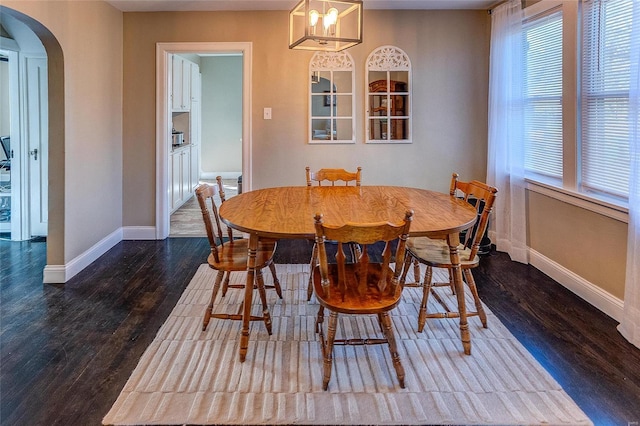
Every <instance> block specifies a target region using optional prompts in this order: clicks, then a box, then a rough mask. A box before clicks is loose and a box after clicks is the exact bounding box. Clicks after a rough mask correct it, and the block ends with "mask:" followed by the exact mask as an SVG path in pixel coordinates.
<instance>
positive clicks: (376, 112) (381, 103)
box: [369, 95, 387, 117]
mask: <svg viewBox="0 0 640 426" xmlns="http://www.w3.org/2000/svg"><path fill="white" fill-rule="evenodd" d="M369 115H370V116H378V117H379V116H383V117H385V116H386V115H387V95H369Z"/></svg>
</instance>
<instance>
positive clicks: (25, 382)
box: [0, 238, 640, 426]
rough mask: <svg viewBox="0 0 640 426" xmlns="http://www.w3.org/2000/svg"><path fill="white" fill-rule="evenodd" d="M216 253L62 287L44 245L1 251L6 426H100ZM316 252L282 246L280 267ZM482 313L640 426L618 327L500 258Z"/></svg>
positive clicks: (182, 249) (635, 377) (147, 263)
mask: <svg viewBox="0 0 640 426" xmlns="http://www.w3.org/2000/svg"><path fill="white" fill-rule="evenodd" d="M208 251H209V247H208V245H207V242H206V240H205V239H204V238H170V239H167V240H165V241H125V242H121V243H119V244H118V245H116V246H115V247H114V248H112V249H111V250H110V251H109V252H107V253H106V254H105V255H104V256H102V257H101V258H100V259H98V261H96V262H94V263H93V264H92V265H91V266H90V267H88V268H87V269H86V270H84V271H82V272H81V273H80V274H78V275H77V276H75V277H74V278H73V279H71V280H70V281H69V282H68V283H67V284H66V285H49V284H42V270H43V268H44V265H45V243H43V242H7V241H0V265H1V270H0V424H2V425H45V424H46V425H99V424H100V423H101V420H102V417H103V416H104V415H105V414H106V412H107V411H108V410H109V408H110V407H111V405H112V404H113V402H114V401H115V399H116V397H117V396H118V394H119V393H120V391H121V389H122V387H123V386H124V384H125V382H126V381H127V379H128V377H129V375H130V374H131V372H132V371H133V369H134V368H135V366H136V364H137V362H138V359H139V358H140V356H141V355H142V353H143V352H144V350H145V349H146V347H147V346H148V345H149V343H150V342H151V341H152V340H153V338H154V336H155V334H156V332H157V331H158V329H159V328H160V326H161V325H162V323H163V322H164V320H165V319H166V317H167V316H168V315H169V313H170V312H171V310H172V309H173V306H174V305H175V303H176V302H177V300H178V298H179V297H180V294H181V293H182V291H183V290H184V288H185V287H186V285H187V284H188V282H189V280H190V279H191V277H192V276H193V274H194V273H195V271H196V269H197V267H198V265H200V264H201V263H203V261H204V259H205V258H206V256H207V254H208ZM310 253H311V242H309V241H303V240H293V241H281V242H280V244H279V247H278V251H277V254H276V261H277V262H278V263H306V262H307V261H308V259H309V257H310ZM474 276H475V278H476V281H477V283H478V287H479V291H480V293H481V297H482V299H483V300H484V302H485V303H486V304H487V305H488V306H489V307H490V308H491V310H492V311H493V312H494V313H496V315H497V316H498V317H499V318H500V320H501V321H502V322H503V323H504V324H505V325H506V326H507V327H508V328H509V329H510V330H511V332H512V333H513V334H514V335H515V336H516V337H517V338H518V339H519V340H520V341H521V342H522V343H523V344H524V345H525V347H527V349H528V350H529V351H530V352H531V353H532V354H533V355H534V356H535V357H536V359H537V360H538V361H539V362H540V363H541V364H542V365H543V366H544V367H545V368H546V369H547V370H548V371H549V372H550V373H551V374H552V375H553V376H554V377H555V378H556V380H557V381H558V382H559V383H560V384H561V385H562V386H563V388H564V389H565V390H566V391H567V393H568V394H569V395H570V396H571V397H572V398H573V399H574V400H575V401H576V403H577V404H578V405H579V406H580V407H581V408H582V409H583V410H584V411H585V413H586V414H587V415H588V416H589V417H590V418H591V419H592V420H593V422H594V424H595V425H625V426H626V425H630V424H638V422H640V349H637V348H635V347H633V346H632V345H630V344H629V343H627V342H626V341H625V340H624V338H622V336H620V334H619V333H618V332H617V331H616V325H617V323H616V321H614V320H612V319H611V318H609V317H607V316H606V315H604V314H602V313H601V312H600V311H598V310H597V309H595V308H593V307H591V306H590V305H589V304H587V303H586V302H584V301H582V300H581V299H580V298H578V297H577V296H575V295H574V294H573V293H571V292H570V291H568V290H566V289H565V288H564V287H562V286H560V285H559V284H557V283H556V282H554V281H553V280H551V279H550V278H548V277H547V276H545V275H544V274H542V273H541V272H539V271H537V270H536V269H535V268H533V267H531V266H527V265H521V264H517V263H513V262H511V261H510V260H509V258H508V256H506V255H504V254H502V253H492V254H491V255H490V256H486V257H485V258H483V260H482V262H481V265H480V267H479V268H477V269H476V270H475V271H474Z"/></svg>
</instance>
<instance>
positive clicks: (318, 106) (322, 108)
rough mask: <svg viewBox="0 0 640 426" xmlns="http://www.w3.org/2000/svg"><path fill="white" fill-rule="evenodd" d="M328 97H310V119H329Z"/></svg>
mask: <svg viewBox="0 0 640 426" xmlns="http://www.w3.org/2000/svg"><path fill="white" fill-rule="evenodd" d="M330 97H331V96H330V95H328V94H327V95H325V94H321V95H315V94H314V95H311V116H312V117H329V116H330V115H331V107H330V106H329V104H328V102H330Z"/></svg>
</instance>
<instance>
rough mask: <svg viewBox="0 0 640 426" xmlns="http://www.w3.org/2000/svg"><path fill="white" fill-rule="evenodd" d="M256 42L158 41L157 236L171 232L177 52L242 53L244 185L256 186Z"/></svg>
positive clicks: (161, 236)
mask: <svg viewBox="0 0 640 426" xmlns="http://www.w3.org/2000/svg"><path fill="white" fill-rule="evenodd" d="M252 49H253V43H252V42H183V43H156V239H158V240H163V239H165V238H167V237H168V236H169V226H170V225H169V223H170V209H169V150H170V148H171V136H170V135H171V119H170V117H171V105H170V102H169V93H170V81H169V75H170V74H169V69H170V68H171V61H170V56H169V55H170V54H173V53H206V54H209V53H241V54H242V186H243V191H250V190H251V188H252V186H253V185H252V170H253V164H252V158H251V157H252V155H251V153H252V131H251V129H252V127H251V110H252V108H251V101H252V97H251V96H252V88H251V67H252Z"/></svg>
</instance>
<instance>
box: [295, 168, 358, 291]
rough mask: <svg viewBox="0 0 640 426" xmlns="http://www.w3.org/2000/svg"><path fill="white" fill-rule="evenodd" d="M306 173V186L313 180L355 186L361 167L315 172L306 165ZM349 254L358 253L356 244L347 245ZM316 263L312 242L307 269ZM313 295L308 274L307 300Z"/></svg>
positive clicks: (326, 183) (316, 182) (328, 184)
mask: <svg viewBox="0 0 640 426" xmlns="http://www.w3.org/2000/svg"><path fill="white" fill-rule="evenodd" d="M305 171H306V174H307V186H313V184H314V182H315V184H316V185H318V186H336V182H342V184H343V185H345V186H349V184H350V183H353V184H354V185H355V186H360V179H361V177H362V167H358V169H357V171H355V172H348V171H346V170H345V169H320V170H318V171H316V172H312V171H311V168H310V167H309V166H307V167H306V168H305ZM349 249H350V250H351V255H352V256H353V257H355V256H357V255H358V254H359V250H360V248H359V247H358V245H357V244H351V245H350V246H349ZM317 263H318V247H317V245H316V244H315V243H314V244H313V249H312V251H311V261H310V262H309V266H310V267H309V270H310V271H313V268H314V266H315V265H317ZM312 295H313V282H312V276H311V275H309V284H308V285H307V301H309V300H311V296H312Z"/></svg>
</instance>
